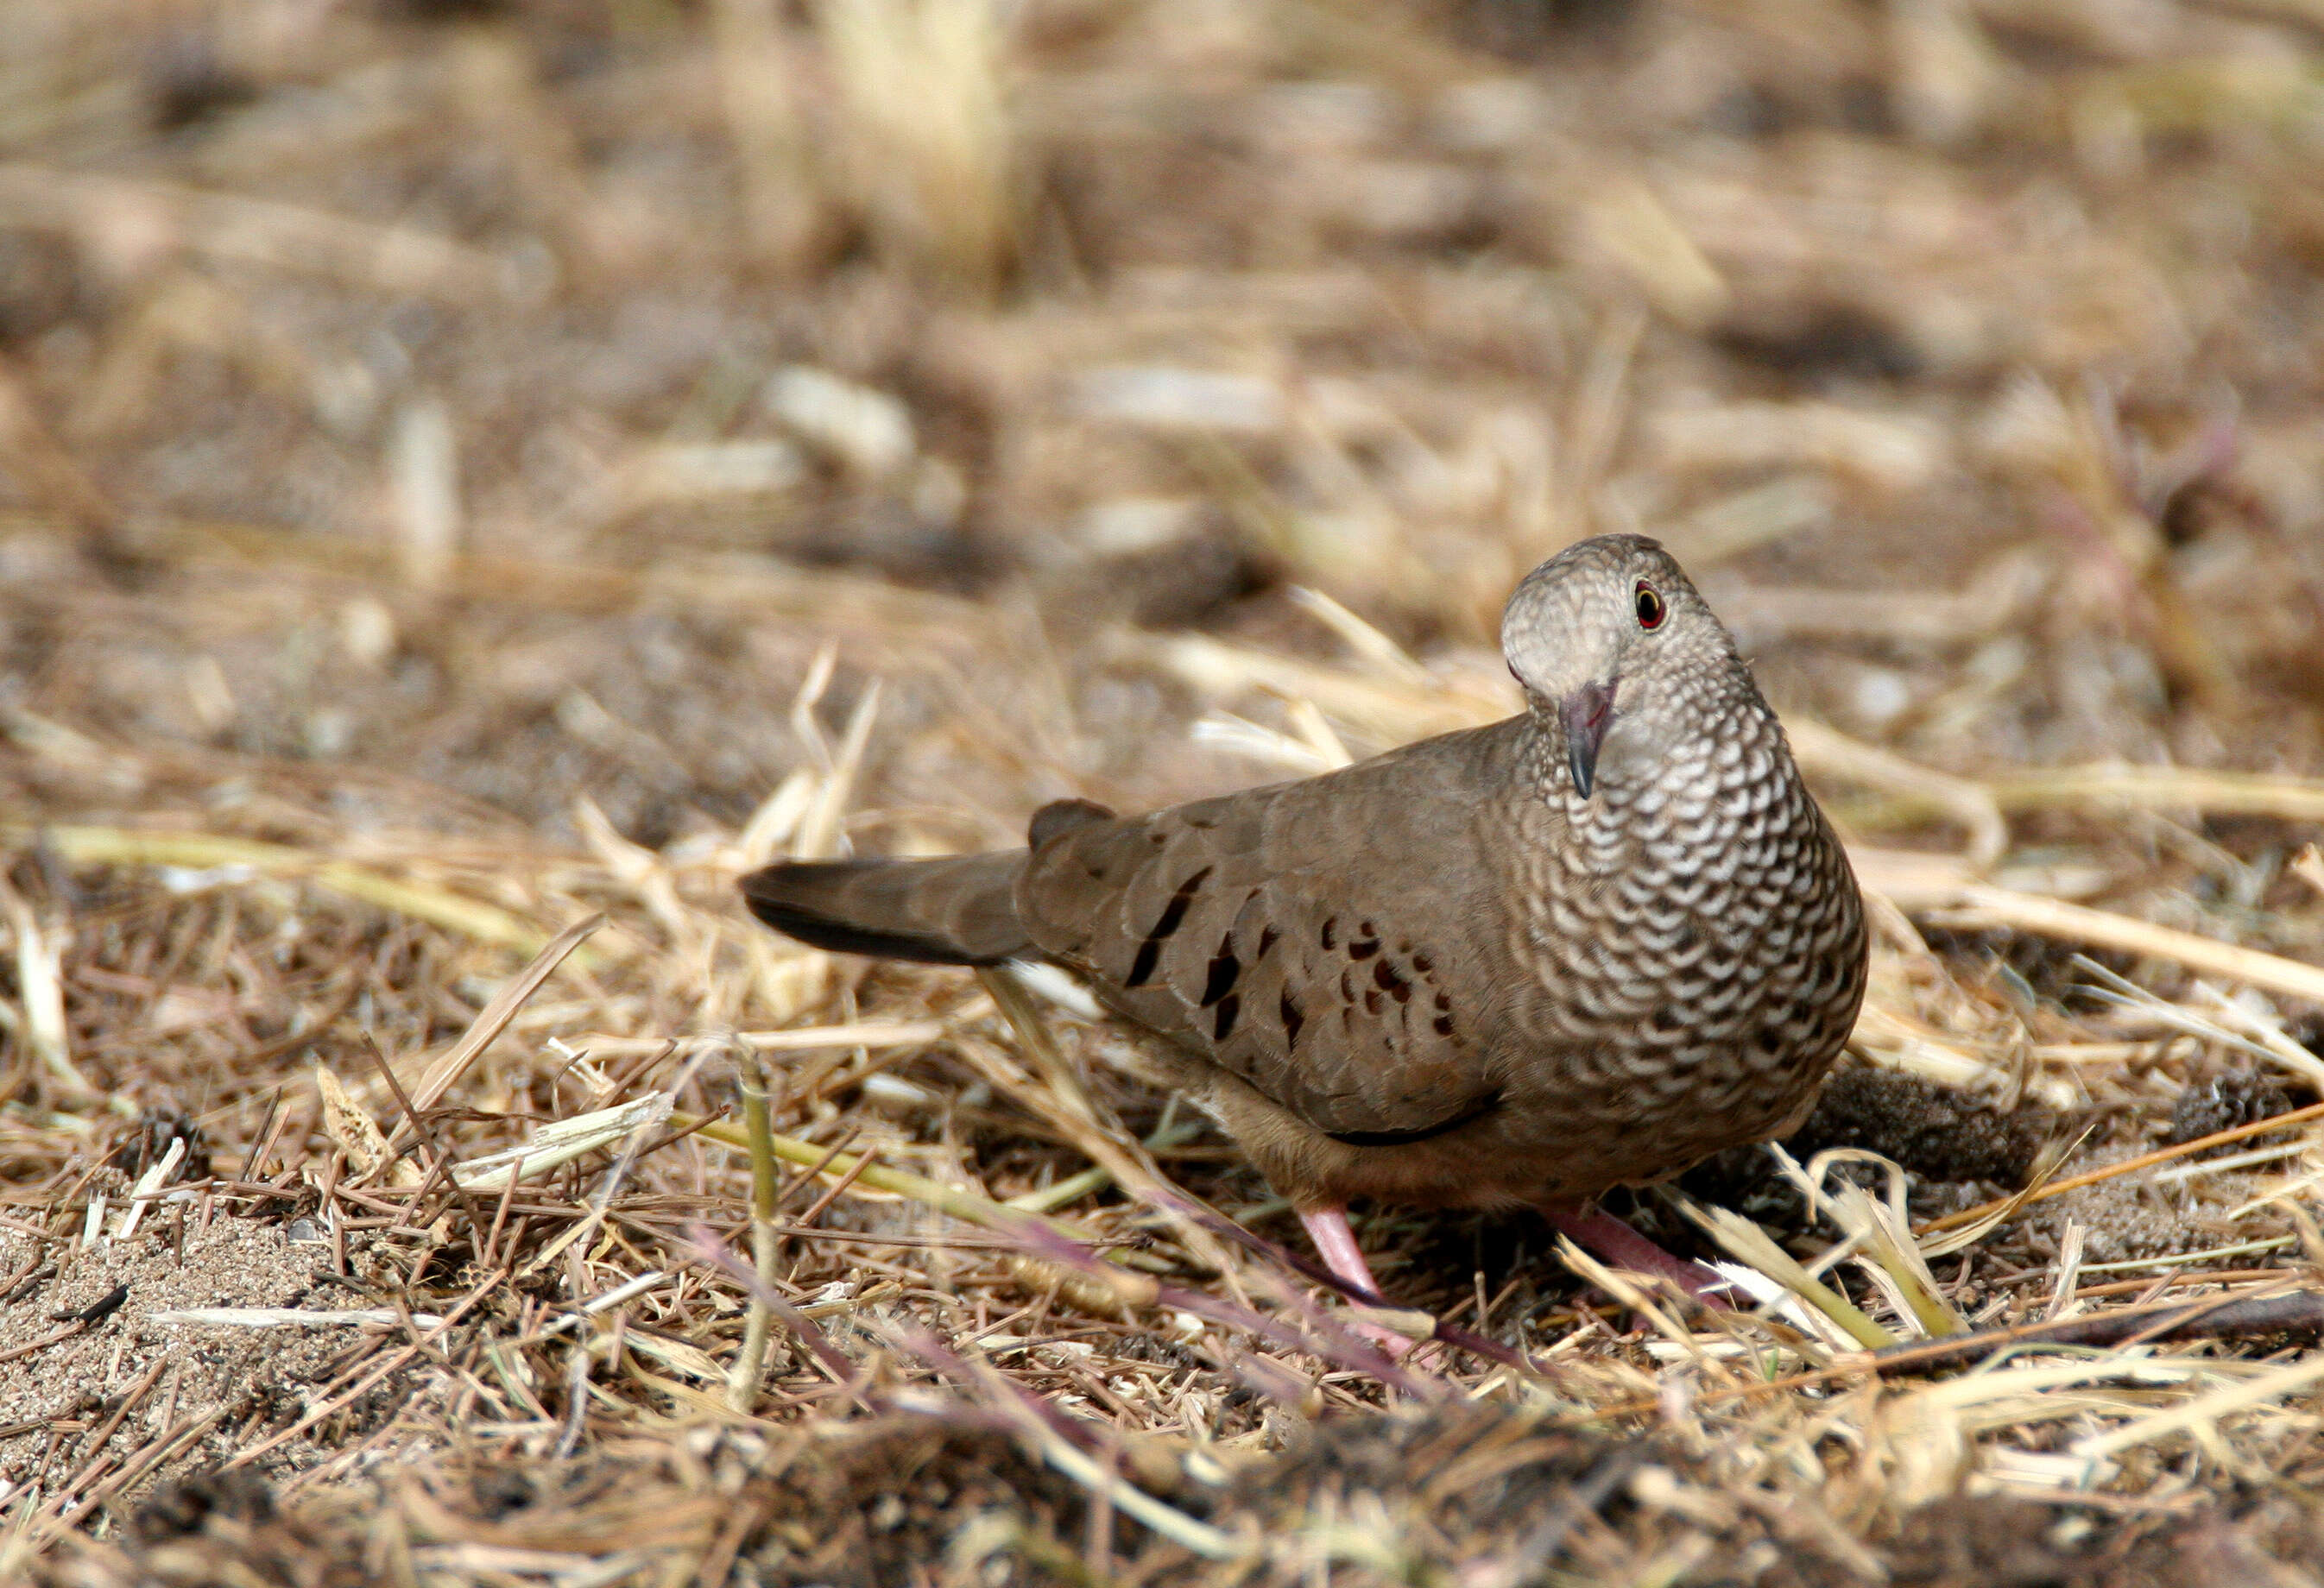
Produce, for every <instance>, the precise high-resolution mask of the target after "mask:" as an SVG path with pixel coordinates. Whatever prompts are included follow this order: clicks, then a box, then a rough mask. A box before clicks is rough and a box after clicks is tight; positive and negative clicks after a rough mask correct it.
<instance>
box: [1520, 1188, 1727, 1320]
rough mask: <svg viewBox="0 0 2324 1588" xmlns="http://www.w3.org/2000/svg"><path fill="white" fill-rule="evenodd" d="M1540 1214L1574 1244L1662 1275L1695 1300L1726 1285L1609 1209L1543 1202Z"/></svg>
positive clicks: (1620, 1265)
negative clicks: (1631, 1225) (1656, 1243)
mask: <svg viewBox="0 0 2324 1588" xmlns="http://www.w3.org/2000/svg"><path fill="white" fill-rule="evenodd" d="M1541 1215H1542V1216H1543V1217H1544V1218H1546V1219H1547V1220H1549V1222H1550V1223H1551V1224H1552V1225H1554V1226H1555V1227H1556V1228H1557V1229H1558V1230H1560V1231H1562V1232H1563V1233H1564V1234H1565V1235H1570V1236H1572V1238H1573V1244H1575V1245H1577V1246H1583V1247H1587V1248H1588V1249H1589V1250H1590V1251H1591V1252H1594V1253H1597V1254H1598V1255H1599V1256H1600V1257H1602V1258H1604V1259H1606V1261H1607V1262H1610V1263H1612V1264H1613V1265H1614V1266H1615V1267H1616V1268H1627V1269H1630V1270H1632V1271H1635V1272H1637V1273H1646V1274H1653V1275H1655V1276H1656V1277H1657V1278H1661V1279H1666V1280H1670V1281H1671V1282H1672V1283H1673V1284H1674V1285H1676V1286H1677V1287H1678V1288H1679V1289H1680V1290H1684V1291H1685V1292H1686V1293H1687V1294H1688V1295H1690V1296H1692V1297H1693V1298H1694V1299H1696V1300H1698V1301H1701V1300H1707V1299H1709V1296H1708V1292H1710V1291H1711V1290H1723V1289H1725V1288H1726V1287H1727V1285H1728V1281H1727V1280H1723V1279H1721V1278H1720V1276H1719V1275H1718V1274H1717V1273H1716V1272H1714V1271H1711V1269H1708V1268H1705V1267H1703V1265H1702V1264H1701V1263H1700V1262H1688V1261H1687V1260H1686V1259H1685V1258H1683V1257H1677V1256H1674V1255H1673V1254H1672V1253H1668V1252H1665V1251H1664V1250H1663V1249H1662V1248H1661V1247H1660V1246H1657V1245H1655V1244H1654V1243H1653V1242H1652V1241H1649V1240H1648V1239H1646V1236H1644V1235H1640V1234H1638V1232H1637V1231H1636V1230H1634V1229H1632V1228H1631V1227H1630V1226H1629V1225H1626V1224H1624V1223H1623V1222H1622V1221H1621V1220H1620V1219H1618V1218H1616V1217H1615V1216H1613V1215H1612V1214H1610V1213H1601V1212H1600V1211H1599V1210H1598V1209H1597V1208H1595V1207H1587V1206H1584V1205H1582V1204H1580V1203H1574V1202H1545V1203H1543V1204H1542V1207H1541Z"/></svg>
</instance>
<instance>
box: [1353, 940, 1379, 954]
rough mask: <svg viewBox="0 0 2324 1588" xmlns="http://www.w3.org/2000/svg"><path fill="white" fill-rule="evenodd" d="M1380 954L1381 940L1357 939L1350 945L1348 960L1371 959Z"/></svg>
mask: <svg viewBox="0 0 2324 1588" xmlns="http://www.w3.org/2000/svg"><path fill="white" fill-rule="evenodd" d="M1377 953H1379V939H1378V938H1376V937H1366V938H1356V939H1353V940H1351V941H1350V942H1349V944H1348V958H1349V959H1370V958H1371V957H1372V956H1373V955H1374V954H1377Z"/></svg>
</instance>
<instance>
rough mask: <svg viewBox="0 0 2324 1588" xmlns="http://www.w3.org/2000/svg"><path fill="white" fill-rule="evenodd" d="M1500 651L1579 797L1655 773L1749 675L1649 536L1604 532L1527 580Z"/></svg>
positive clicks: (1508, 615) (1504, 624)
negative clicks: (1700, 717)
mask: <svg viewBox="0 0 2324 1588" xmlns="http://www.w3.org/2000/svg"><path fill="white" fill-rule="evenodd" d="M1501 650H1502V652H1503V654H1504V655H1505V656H1508V664H1509V671H1510V672H1511V673H1513V674H1515V675H1517V682H1518V683H1519V684H1523V685H1524V686H1525V692H1526V703H1527V705H1528V706H1529V707H1530V708H1531V709H1532V711H1533V713H1534V716H1535V719H1536V720H1538V721H1543V722H1545V723H1546V724H1553V725H1554V731H1555V732H1556V733H1557V735H1558V736H1559V737H1560V739H1562V741H1563V746H1564V758H1565V765H1566V768H1567V770H1568V772H1569V773H1571V775H1572V779H1573V787H1574V790H1575V792H1576V793H1578V794H1581V796H1582V798H1583V799H1588V798H1589V797H1590V795H1591V791H1592V790H1593V789H1595V788H1596V787H1598V786H1599V785H1600V784H1601V783H1606V782H1609V780H1617V781H1618V780H1620V779H1622V778H1624V777H1625V776H1628V775H1630V774H1632V773H1634V772H1635V773H1637V774H1640V775H1646V776H1651V775H1652V771H1653V768H1654V766H1655V764H1656V763H1657V762H1658V761H1659V760H1660V758H1661V756H1662V753H1663V752H1665V751H1666V750H1667V749H1668V748H1669V747H1670V744H1671V740H1672V738H1673V736H1674V735H1675V734H1677V733H1680V732H1683V731H1684V730H1685V728H1686V726H1687V725H1688V723H1689V722H1691V721H1693V720H1694V717H1695V713H1694V712H1693V711H1692V710H1691V709H1690V708H1692V707H1693V706H1694V705H1695V704H1696V703H1697V702H1699V701H1700V700H1701V697H1702V696H1703V695H1704V693H1706V692H1708V691H1711V690H1715V689H1717V688H1718V687H1719V686H1720V684H1725V683H1728V682H1729V681H1730V680H1732V679H1735V678H1738V677H1740V678H1743V680H1744V686H1745V687H1746V688H1748V687H1749V686H1748V675H1744V674H1743V669H1742V664H1741V662H1740V660H1739V659H1738V657H1737V656H1736V653H1735V642H1734V640H1733V639H1732V638H1730V637H1729V634H1728V632H1727V630H1726V629H1725V627H1724V626H1723V625H1721V624H1720V621H1719V620H1718V618H1717V617H1715V616H1713V615H1712V613H1711V609H1710V607H1709V606H1707V605H1705V604H1704V602H1703V600H1702V597H1701V595H1700V594H1698V593H1697V592H1696V591H1695V588H1694V585H1693V584H1692V583H1691V582H1689V580H1688V579H1687V576H1686V574H1685V573H1684V572H1683V570H1682V569H1681V568H1680V567H1679V565H1678V563H1677V561H1676V560H1675V559H1674V558H1673V557H1672V556H1671V555H1670V554H1669V553H1668V552H1666V551H1665V550H1664V549H1663V548H1662V546H1661V545H1660V543H1658V542H1656V541H1654V540H1649V539H1648V538H1646V537H1645V536H1643V535H1601V536H1599V537H1597V538H1596V539H1594V540H1584V541H1581V542H1579V543H1577V544H1575V545H1573V546H1568V547H1566V548H1565V550H1563V551H1562V552H1560V553H1558V555H1555V556H1554V557H1552V558H1551V559H1550V560H1549V561H1547V562H1545V563H1544V564H1542V565H1541V566H1539V567H1538V568H1535V570H1534V571H1533V572H1532V573H1530V574H1526V576H1525V579H1524V581H1523V582H1522V583H1519V584H1518V585H1517V591H1516V592H1515V593H1514V594H1512V595H1511V596H1510V597H1509V604H1508V610H1507V611H1506V612H1505V613H1504V614H1503V615H1502V618H1501Z"/></svg>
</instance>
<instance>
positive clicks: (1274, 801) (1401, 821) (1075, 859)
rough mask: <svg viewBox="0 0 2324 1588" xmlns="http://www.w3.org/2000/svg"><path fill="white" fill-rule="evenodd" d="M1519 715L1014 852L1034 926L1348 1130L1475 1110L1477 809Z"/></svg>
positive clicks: (1478, 1065) (1486, 882)
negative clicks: (1026, 855)
mask: <svg viewBox="0 0 2324 1588" xmlns="http://www.w3.org/2000/svg"><path fill="white" fill-rule="evenodd" d="M1519 728H1520V723H1519V722H1517V721H1512V722H1509V723H1501V724H1496V725H1495V726H1493V727H1491V728H1486V729H1480V730H1472V731H1470V732H1465V733H1458V734H1451V735H1446V736H1444V737H1443V738H1441V739H1430V740H1427V741H1425V742H1424V743H1422V744H1418V745H1414V746H1410V747H1407V748H1406V749H1403V750H1400V751H1397V752H1394V753H1392V754H1390V755H1388V756H1385V757H1379V758H1377V759H1375V760H1372V761H1369V762H1365V763H1363V764H1362V765H1360V766H1351V767H1349V768H1346V769H1345V770H1343V771H1341V772H1337V773H1333V774H1330V775H1327V776H1323V777H1317V778H1310V779H1307V780H1305V781H1304V782H1299V783H1287V784H1281V785H1275V786H1273V787H1268V788H1258V789H1250V790H1246V791H1244V792H1243V793H1240V794H1230V795H1227V796H1225V797H1223V798H1221V799H1213V800H1204V801H1200V802H1198V803H1194V804H1189V805H1180V806H1177V807H1175V808H1173V809H1171V810H1167V811H1161V812H1156V813H1155V814H1153V815H1150V816H1147V817H1143V818H1138V819H1133V820H1108V821H1090V822H1084V823H1082V824H1080V825H1077V826H1074V827H1073V828H1071V829H1070V830H1068V831H1064V832H1062V833H1060V834H1059V835H1057V836H1056V837H1055V838H1054V839H1053V840H1051V841H1049V842H1047V843H1045V844H1042V845H1041V846H1040V847H1038V848H1037V849H1035V850H1034V852H1033V855H1032V857H1031V859H1030V861H1029V863H1028V866H1027V867H1026V870H1025V873H1024V876H1023V878H1022V880H1021V881H1020V882H1019V884H1018V889H1017V908H1018V914H1019V918H1020V919H1021V920H1022V921H1023V922H1024V923H1025V928H1026V931H1027V932H1028V934H1029V935H1030V936H1031V937H1032V939H1033V941H1034V942H1035V943H1036V944H1037V946H1038V947H1039V948H1041V949H1042V950H1044V951H1046V952H1047V953H1048V954H1050V955H1052V956H1053V957H1055V958H1056V959H1058V960H1060V961H1061V962H1063V963H1065V964H1067V965H1070V966H1072V967H1073V968H1075V969H1078V970H1080V971H1081V972H1082V973H1083V974H1084V975H1086V976H1088V977H1089V978H1091V980H1092V982H1093V985H1094V987H1096V990H1097V991H1098V993H1099V996H1101V997H1102V998H1103V999H1104V1000H1105V1001H1106V1002H1107V1003H1108V1004H1110V1005H1111V1006H1112V1007H1113V1008H1115V1009H1116V1010H1118V1011H1119V1012H1120V1013H1121V1014H1125V1015H1127V1016H1129V1017H1130V1019H1132V1020H1135V1021H1137V1022H1139V1023H1141V1024H1144V1025H1147V1026H1149V1027H1151V1028H1153V1029H1154V1030H1156V1031H1157V1032H1159V1033H1162V1034H1163V1035H1165V1036H1167V1037H1169V1038H1171V1039H1172V1040H1174V1041H1175V1042H1177V1043H1178V1044H1179V1045H1181V1046H1182V1047H1184V1048H1186V1049H1188V1050H1190V1051H1193V1052H1194V1053H1196V1054H1198V1055H1200V1056H1202V1057H1203V1058H1206V1059H1208V1060H1211V1061H1212V1062H1213V1063H1216V1064H1218V1065H1220V1066H1221V1067H1222V1068H1223V1069H1228V1070H1231V1071H1232V1072H1233V1073H1234V1074H1236V1075H1239V1076H1240V1077H1242V1078H1243V1079H1245V1080H1247V1081H1249V1082H1250V1084H1251V1085H1252V1086H1253V1087H1254V1088H1257V1089H1258V1090H1259V1091H1260V1092H1262V1093H1264V1094H1265V1095H1266V1096H1268V1097H1270V1098H1272V1099H1274V1100H1275V1101H1276V1102H1277V1103H1278V1104H1280V1105H1281V1106H1284V1107H1285V1108H1286V1109H1288V1110H1289V1111H1290V1112H1292V1113H1293V1114H1295V1115H1297V1116H1299V1117H1300V1118H1302V1119H1305V1121H1306V1122H1307V1123H1309V1124H1312V1125H1314V1127H1315V1128H1316V1129H1318V1130H1320V1131H1323V1132H1324V1133H1326V1134H1332V1135H1334V1136H1338V1137H1340V1138H1341V1139H1342V1140H1345V1141H1350V1142H1352V1143H1358V1144H1365V1143H1388V1142H1394V1141H1403V1140H1416V1139H1419V1138H1421V1137H1425V1136H1427V1135H1430V1134H1435V1133H1436V1132H1439V1131H1442V1130H1444V1129H1447V1128H1449V1127H1450V1126H1452V1125H1453V1124H1458V1123H1460V1122H1461V1121H1462V1120H1464V1119H1468V1118H1471V1117H1473V1116H1474V1115H1477V1114H1478V1113H1480V1112H1481V1111H1483V1110H1485V1109H1487V1108H1489V1107H1491V1106H1493V1105H1494V1104H1495V1102H1496V1101H1497V1100H1498V1083H1497V1080H1496V1079H1495V1077H1494V1076H1493V1075H1492V1074H1490V1073H1489V1070H1488V1067H1487V1063H1486V1058H1485V1045H1484V1044H1483V1043H1482V1042H1480V1040H1479V1037H1480V1031H1479V1026H1480V1023H1482V1022H1483V1021H1485V1020H1487V1019H1488V1018H1489V1017H1490V1015H1491V1014H1492V1013H1493V1004H1494V1001H1495V997H1496V995H1494V994H1493V993H1492V992H1491V990H1490V989H1491V988H1492V985H1493V978H1492V977H1491V976H1490V974H1489V965H1488V964H1480V959H1484V960H1487V961H1489V960H1490V959H1491V958H1492V957H1493V955H1494V953H1495V950H1496V949H1497V947H1498V945H1499V944H1500V943H1503V942H1505V941H1507V939H1506V936H1505V935H1504V934H1503V933H1502V932H1500V931H1499V926H1498V923H1499V921H1500V920H1501V919H1502V913H1501V907H1500V902H1499V901H1500V895H1501V892H1502V891H1503V890H1504V889H1505V888H1506V886H1507V878H1506V877H1501V878H1499V881H1498V882H1497V880H1496V874H1495V872H1494V871H1493V868H1492V859H1493V857H1492V855H1491V853H1490V851H1489V844H1488V843H1487V842H1485V841H1483V840H1482V837H1481V834H1480V819H1479V818H1480V812H1481V811H1482V810H1483V809H1484V808H1485V807H1486V806H1488V805H1489V803H1491V802H1492V801H1494V800H1495V799H1497V798H1499V799H1506V798H1508V790H1509V789H1510V787H1511V786H1512V784H1511V773H1510V771H1509V768H1508V759H1509V757H1510V753H1511V748H1512V746H1513V744H1514V742H1515V740H1516V738H1517V733H1518V730H1519Z"/></svg>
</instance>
